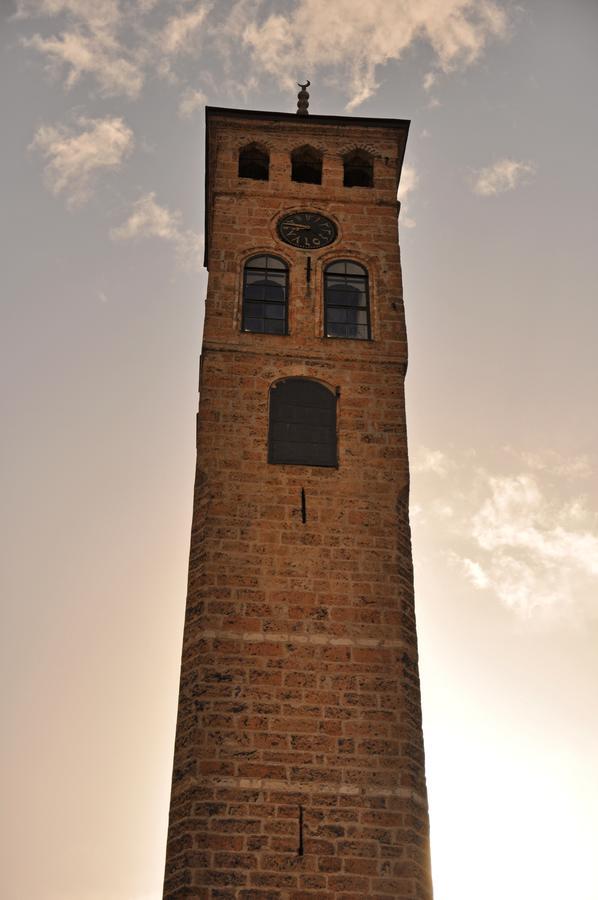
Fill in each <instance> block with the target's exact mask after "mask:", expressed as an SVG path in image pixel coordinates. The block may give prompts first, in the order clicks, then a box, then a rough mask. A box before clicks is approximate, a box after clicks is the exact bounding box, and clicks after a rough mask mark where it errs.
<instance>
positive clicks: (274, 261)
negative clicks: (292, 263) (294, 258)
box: [263, 256, 287, 270]
mask: <svg viewBox="0 0 598 900" xmlns="http://www.w3.org/2000/svg"><path fill="white" fill-rule="evenodd" d="M263 258H264V259H267V260H268V269H283V270H286V267H287V265H286V263H285V262H283V260H282V259H278V257H277V256H266V257H263Z"/></svg>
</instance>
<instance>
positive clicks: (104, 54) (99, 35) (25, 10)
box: [17, 0, 144, 98]
mask: <svg viewBox="0 0 598 900" xmlns="http://www.w3.org/2000/svg"><path fill="white" fill-rule="evenodd" d="M17 16H18V17H19V18H22V19H25V18H55V17H57V16H60V17H62V18H63V20H64V24H65V28H64V29H63V30H61V31H59V33H58V34H54V35H50V36H42V35H41V34H34V35H32V36H31V37H29V38H23V40H22V44H23V46H25V47H29V48H31V49H34V50H36V51H37V52H38V53H40V54H42V55H43V56H44V57H45V58H46V61H47V65H48V68H49V69H50V71H52V72H55V73H60V72H61V71H63V70H65V71H66V77H65V86H66V87H67V89H68V88H71V87H73V85H74V84H76V83H77V82H78V81H79V79H80V78H81V77H82V76H83V75H89V76H91V77H93V78H95V80H96V82H97V84H98V86H99V88H100V91H101V93H102V94H104V95H106V96H114V95H119V94H122V95H124V96H127V97H129V98H135V97H137V96H138V95H139V93H140V91H141V88H142V86H143V81H144V74H143V71H142V68H141V66H140V63H139V60H138V59H137V58H136V55H135V51H134V49H133V50H132V49H130V48H128V47H127V46H126V45H125V44H124V43H123V42H122V41H121V40H120V39H119V29H120V28H121V26H122V25H123V24H124V21H125V17H124V15H123V12H122V8H121V6H120V5H119V4H118V2H116V0H98V2H97V3H95V2H92V0H20V3H19V6H18V10H17Z"/></svg>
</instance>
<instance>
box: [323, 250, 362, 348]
mask: <svg viewBox="0 0 598 900" xmlns="http://www.w3.org/2000/svg"><path fill="white" fill-rule="evenodd" d="M324 334H325V335H326V337H340V338H353V339H354V340H359V341H367V340H369V339H370V337H371V333H370V303H369V290H368V273H367V269H365V268H364V267H363V266H361V265H359V263H356V262H352V261H351V260H349V259H341V260H337V261H336V262H333V263H330V265H329V266H326V269H325V270H324Z"/></svg>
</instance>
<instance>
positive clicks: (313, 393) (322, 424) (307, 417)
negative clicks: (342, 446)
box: [268, 378, 337, 466]
mask: <svg viewBox="0 0 598 900" xmlns="http://www.w3.org/2000/svg"><path fill="white" fill-rule="evenodd" d="M268 462H269V463H279V464H287V465H295V466H336V465H337V451H336V395H335V394H334V393H333V392H332V391H331V390H330V389H329V388H327V387H324V385H323V384H320V383H319V382H318V381H311V380H310V379H309V378H285V379H284V381H277V382H276V383H275V384H273V385H272V387H271V388H270V425H269V430H268Z"/></svg>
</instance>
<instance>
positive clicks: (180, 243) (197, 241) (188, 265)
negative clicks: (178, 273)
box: [110, 192, 203, 271]
mask: <svg viewBox="0 0 598 900" xmlns="http://www.w3.org/2000/svg"><path fill="white" fill-rule="evenodd" d="M110 237H111V238H112V239H113V240H115V241H128V240H141V239H144V238H158V239H160V240H163V241H166V242H167V243H169V244H171V245H172V246H173V247H174V249H175V253H176V257H177V261H178V262H179V264H180V265H181V267H182V268H184V269H188V270H193V271H198V270H199V269H200V268H201V265H202V261H201V252H202V249H203V238H202V236H201V235H199V234H196V233H195V232H194V231H190V230H188V229H184V228H183V226H182V216H181V213H180V212H179V211H178V210H175V211H174V212H172V211H171V210H169V209H167V208H166V207H164V206H160V205H159V203H157V202H156V195H155V193H153V192H151V193H148V194H144V195H143V196H141V197H140V198H139V199H138V200H137V201H136V202H135V203H134V204H133V210H132V212H131V214H130V216H129V218H128V219H127V220H126V222H124V223H123V224H122V225H120V226H118V227H117V228H113V229H112V231H111V232H110Z"/></svg>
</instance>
